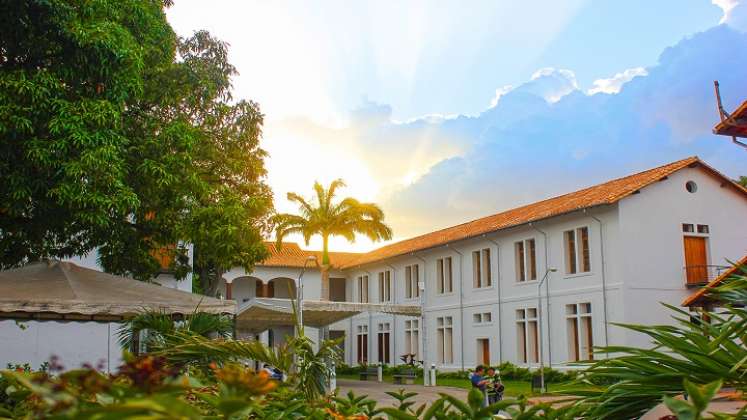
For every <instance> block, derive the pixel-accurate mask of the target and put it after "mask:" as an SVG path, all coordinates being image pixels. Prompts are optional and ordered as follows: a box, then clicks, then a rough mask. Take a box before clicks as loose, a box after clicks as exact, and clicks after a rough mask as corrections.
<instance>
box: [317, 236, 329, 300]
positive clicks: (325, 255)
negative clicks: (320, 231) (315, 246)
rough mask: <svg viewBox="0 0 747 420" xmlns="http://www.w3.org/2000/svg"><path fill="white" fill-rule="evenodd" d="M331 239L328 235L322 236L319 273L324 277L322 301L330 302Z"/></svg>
mask: <svg viewBox="0 0 747 420" xmlns="http://www.w3.org/2000/svg"><path fill="white" fill-rule="evenodd" d="M328 247H329V237H328V236H326V235H323V236H322V264H321V265H320V266H319V271H320V273H321V276H322V291H321V300H329V267H330V263H329V249H328Z"/></svg>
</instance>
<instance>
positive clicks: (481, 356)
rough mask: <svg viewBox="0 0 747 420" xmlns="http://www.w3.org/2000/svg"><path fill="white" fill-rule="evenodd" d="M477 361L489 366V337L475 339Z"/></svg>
mask: <svg viewBox="0 0 747 420" xmlns="http://www.w3.org/2000/svg"><path fill="white" fill-rule="evenodd" d="M477 361H478V362H479V363H480V364H482V365H485V366H490V339H488V338H478V339H477Z"/></svg>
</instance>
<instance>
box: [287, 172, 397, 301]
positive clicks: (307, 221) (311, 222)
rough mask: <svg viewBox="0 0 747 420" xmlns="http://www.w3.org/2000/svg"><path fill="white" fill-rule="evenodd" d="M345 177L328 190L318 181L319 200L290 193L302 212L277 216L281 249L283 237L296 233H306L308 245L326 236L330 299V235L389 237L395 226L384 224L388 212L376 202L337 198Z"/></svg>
mask: <svg viewBox="0 0 747 420" xmlns="http://www.w3.org/2000/svg"><path fill="white" fill-rule="evenodd" d="M344 186H345V182H343V180H341V179H337V180H334V181H332V183H330V184H329V188H327V189H325V188H324V187H323V186H322V184H320V183H319V182H315V183H314V191H316V200H315V201H316V202H314V203H309V202H308V201H306V200H305V199H304V198H303V197H301V196H300V195H298V194H296V193H288V200H290V201H293V202H295V203H297V204H298V207H299V211H300V213H301V214H300V215H295V214H287V213H286V214H278V215H276V216H275V223H276V230H275V238H276V241H277V243H276V247H277V248H278V249H280V247H281V246H282V242H283V238H284V237H285V236H286V235H289V234H292V233H300V234H301V235H303V238H304V241H305V242H306V245H308V244H309V240H310V239H311V237H312V236H314V235H320V236H321V237H322V264H321V266H320V270H321V274H322V299H323V300H328V299H329V268H330V261H329V238H330V236H342V237H344V238H345V239H347V240H348V241H350V242H354V241H355V235H356V234H361V235H366V236H367V237H368V238H369V239H371V240H372V241H379V240H389V239H391V238H392V229H391V228H390V227H389V226H387V225H386V224H385V223H384V212H383V211H381V208H380V207H379V206H377V205H376V204H374V203H361V202H360V201H358V200H356V199H354V198H350V197H347V198H344V199H342V200H341V201H340V202H338V203H334V202H333V199H334V197H335V193H336V192H337V189H338V188H341V187H344Z"/></svg>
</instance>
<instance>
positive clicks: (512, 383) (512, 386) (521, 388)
mask: <svg viewBox="0 0 747 420" xmlns="http://www.w3.org/2000/svg"><path fill="white" fill-rule="evenodd" d="M337 378H338V379H354V380H358V379H359V377H358V375H337ZM384 382H386V383H393V381H392V377H391V375H384ZM415 383H416V384H418V385H423V378H418V379H416V380H415ZM437 384H438V385H439V386H450V387H454V388H464V389H470V388H471V387H472V385H471V384H470V382H469V380H467V379H454V378H439V379H438V381H437ZM503 385H504V386H505V387H506V391H505V394H504V395H506V396H507V397H518V396H520V395H525V396H527V397H533V396H537V395H539V393H538V392H532V386H531V385H532V384H531V383H530V382H529V381H517V380H510V379H505V380H503ZM568 385H569V383H553V384H547V390H548V392H559V393H561V394H562V393H563V388H566V387H568Z"/></svg>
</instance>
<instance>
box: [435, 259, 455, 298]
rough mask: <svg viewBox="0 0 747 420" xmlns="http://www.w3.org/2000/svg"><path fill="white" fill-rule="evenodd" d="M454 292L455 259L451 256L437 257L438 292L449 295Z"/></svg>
mask: <svg viewBox="0 0 747 420" xmlns="http://www.w3.org/2000/svg"><path fill="white" fill-rule="evenodd" d="M447 263H448V264H447ZM447 266H448V269H447ZM447 286H448V288H447ZM452 293H454V264H453V260H452V258H451V257H450V256H446V257H440V258H437V259H436V294H438V295H449V294H452Z"/></svg>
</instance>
